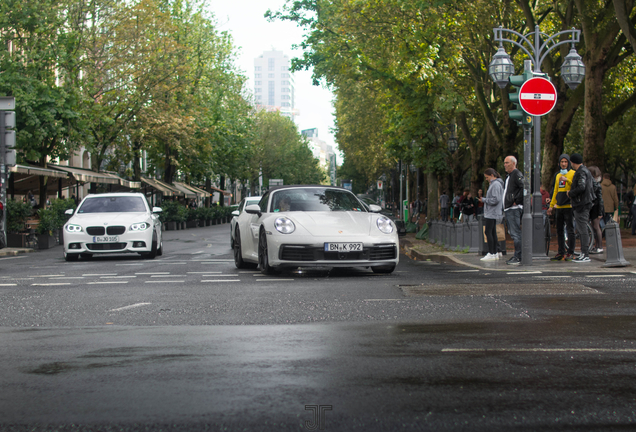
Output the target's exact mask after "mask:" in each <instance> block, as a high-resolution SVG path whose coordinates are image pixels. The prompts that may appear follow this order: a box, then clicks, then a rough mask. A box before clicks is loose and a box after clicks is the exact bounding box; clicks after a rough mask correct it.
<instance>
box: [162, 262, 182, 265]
mask: <svg viewBox="0 0 636 432" xmlns="http://www.w3.org/2000/svg"><path fill="white" fill-rule="evenodd" d="M163 264H175V265H185V262H166V263H163Z"/></svg>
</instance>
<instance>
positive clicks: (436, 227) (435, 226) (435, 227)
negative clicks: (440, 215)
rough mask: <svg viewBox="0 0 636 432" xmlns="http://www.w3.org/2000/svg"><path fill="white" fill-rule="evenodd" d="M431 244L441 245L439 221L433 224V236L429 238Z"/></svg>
mask: <svg viewBox="0 0 636 432" xmlns="http://www.w3.org/2000/svg"><path fill="white" fill-rule="evenodd" d="M429 239H430V240H431V243H433V244H437V243H439V220H434V221H433V222H431V236H430V237H429Z"/></svg>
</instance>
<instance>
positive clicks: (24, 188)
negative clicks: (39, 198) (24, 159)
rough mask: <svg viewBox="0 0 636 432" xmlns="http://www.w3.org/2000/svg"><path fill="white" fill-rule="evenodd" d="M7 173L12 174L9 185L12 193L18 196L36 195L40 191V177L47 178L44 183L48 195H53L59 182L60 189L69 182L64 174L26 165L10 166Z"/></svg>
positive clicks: (66, 174)
mask: <svg viewBox="0 0 636 432" xmlns="http://www.w3.org/2000/svg"><path fill="white" fill-rule="evenodd" d="M9 172H11V173H12V174H11V176H12V179H11V181H10V184H12V185H13V193H17V194H19V195H22V194H25V193H27V192H28V191H31V192H33V193H34V194H36V195H37V194H38V193H39V191H40V177H48V178H47V181H46V182H47V183H46V189H47V193H48V194H53V193H55V192H56V191H57V190H58V189H59V188H60V182H61V183H62V185H61V186H62V187H66V186H68V184H69V181H70V179H69V178H68V173H66V172H62V171H57V170H54V169H48V168H42V167H37V166H32V165H26V164H23V165H15V166H12V167H11V168H9Z"/></svg>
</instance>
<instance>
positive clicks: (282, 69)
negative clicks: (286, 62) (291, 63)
mask: <svg viewBox="0 0 636 432" xmlns="http://www.w3.org/2000/svg"><path fill="white" fill-rule="evenodd" d="M280 70H281V71H283V72H287V71H288V70H289V69H287V66H281V67H280Z"/></svg>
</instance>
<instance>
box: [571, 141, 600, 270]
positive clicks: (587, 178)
mask: <svg viewBox="0 0 636 432" xmlns="http://www.w3.org/2000/svg"><path fill="white" fill-rule="evenodd" d="M570 162H572V168H574V169H575V170H576V172H575V173H574V177H572V188H571V189H570V192H568V196H569V197H570V199H571V200H572V213H573V214H574V221H575V222H576V230H577V231H578V232H579V238H580V239H581V255H579V256H578V257H577V258H575V259H574V260H573V261H574V262H577V263H586V262H590V257H589V246H590V244H589V243H590V239H589V238H588V233H587V229H586V225H587V221H588V220H589V219H590V210H591V209H592V205H593V204H594V198H595V196H594V187H593V185H592V174H591V173H590V171H589V170H588V169H587V167H586V166H585V165H583V156H581V155H580V154H578V153H574V154H573V155H572V156H570Z"/></svg>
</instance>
